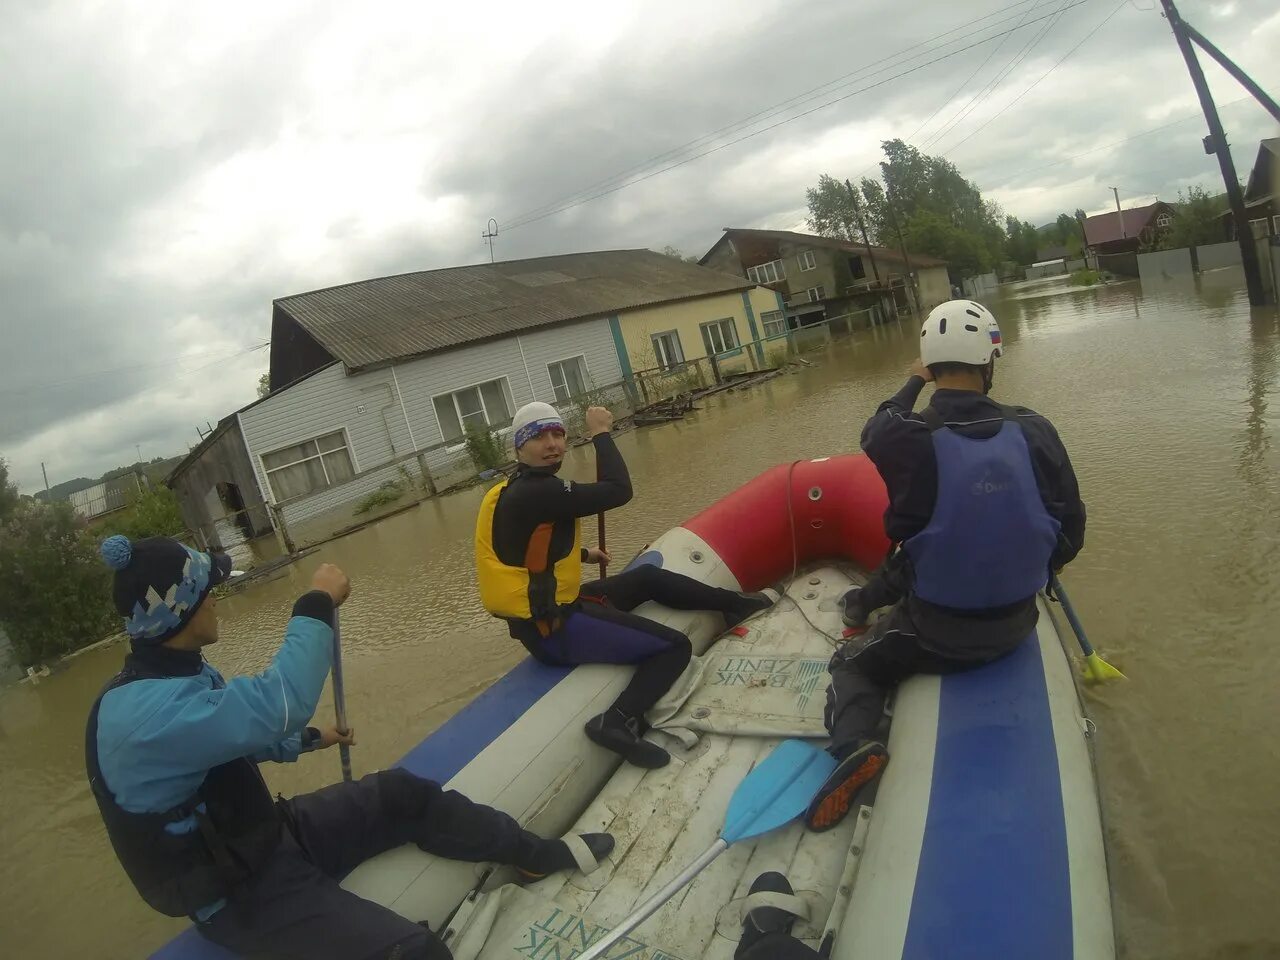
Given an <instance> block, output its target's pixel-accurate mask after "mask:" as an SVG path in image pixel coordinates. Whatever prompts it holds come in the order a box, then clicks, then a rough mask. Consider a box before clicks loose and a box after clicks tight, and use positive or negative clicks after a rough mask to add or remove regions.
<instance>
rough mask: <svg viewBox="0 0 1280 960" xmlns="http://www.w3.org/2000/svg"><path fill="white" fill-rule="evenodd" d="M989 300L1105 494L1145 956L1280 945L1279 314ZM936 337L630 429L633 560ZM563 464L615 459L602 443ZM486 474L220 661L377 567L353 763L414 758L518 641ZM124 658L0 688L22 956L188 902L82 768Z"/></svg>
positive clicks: (883, 331)
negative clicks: (488, 537)
mask: <svg viewBox="0 0 1280 960" xmlns="http://www.w3.org/2000/svg"><path fill="white" fill-rule="evenodd" d="M993 305H994V306H995V308H996V309H997V311H998V313H999V315H1000V317H1001V321H1002V327H1003V331H1004V339H1005V342H1006V344H1007V346H1008V357H1007V360H1006V361H1005V362H1004V363H1002V364H1001V366H1000V370H999V372H998V377H997V380H996V394H997V395H998V396H999V397H1000V398H1002V399H1004V400H1008V401H1014V402H1019V403H1024V404H1027V405H1029V406H1032V407H1034V408H1036V409H1038V410H1040V411H1041V412H1043V413H1045V414H1046V415H1048V416H1049V417H1051V418H1052V420H1053V421H1054V423H1055V424H1056V425H1057V426H1058V428H1059V430H1060V432H1061V433H1062V436H1063V438H1064V440H1065V441H1066V444H1067V447H1068V449H1069V450H1070V452H1071V456H1072V459H1073V461H1074V463H1075V465H1076V469H1077V471H1078V473H1079V475H1080V480H1081V486H1082V489H1083V491H1084V494H1085V499H1086V501H1087V503H1088V507H1089V530H1088V536H1087V544H1086V548H1085V551H1084V553H1083V554H1082V555H1081V558H1080V560H1079V561H1078V562H1077V563H1076V564H1074V565H1073V566H1072V567H1071V569H1070V570H1069V571H1068V575H1067V576H1068V579H1069V581H1070V585H1071V590H1072V595H1073V597H1074V598H1075V599H1076V601H1077V603H1078V604H1079V606H1080V608H1081V612H1082V615H1083V616H1084V617H1085V620H1086V623H1087V624H1088V626H1089V630H1090V634H1091V635H1092V637H1093V639H1094V640H1095V642H1097V643H1098V644H1099V646H1100V647H1102V648H1103V649H1104V650H1105V651H1106V652H1107V653H1108V655H1109V658H1110V659H1113V660H1115V661H1117V662H1119V663H1120V664H1121V665H1122V666H1123V667H1124V668H1125V670H1126V673H1128V674H1129V676H1130V678H1131V679H1130V680H1129V681H1128V682H1127V683H1124V684H1121V685H1118V686H1112V687H1108V688H1106V689H1104V690H1102V691H1100V692H1098V693H1097V694H1096V698H1097V703H1096V705H1095V712H1096V714H1097V719H1098V723H1099V730H1100V732H1099V741H1098V742H1099V756H1100V763H1101V766H1102V780H1103V792H1104V798H1105V803H1106V809H1107V815H1108V822H1109V825H1108V840H1109V843H1110V849H1111V854H1112V857H1113V860H1114V863H1113V867H1114V871H1115V886H1116V904H1117V920H1118V927H1119V930H1120V932H1121V935H1122V937H1123V939H1124V942H1125V945H1126V953H1127V955H1128V956H1132V957H1142V958H1147V957H1150V958H1162V960H1165V958H1186V960H1191V958H1201V957H1220V958H1228V957H1236V958H1243V957H1261V956H1274V955H1280V919H1278V918H1277V915H1276V911H1275V910H1274V909H1272V908H1271V905H1272V904H1273V903H1274V902H1275V900H1276V898H1277V895H1280V879H1278V877H1277V871H1276V869H1275V863H1276V862H1277V858H1278V857H1280V827H1278V826H1277V825H1276V821H1275V818H1274V816H1273V813H1272V807H1273V806H1274V799H1275V798H1276V797H1277V796H1280V763H1278V762H1277V761H1278V760H1280V757H1278V756H1277V753H1278V751H1280V747H1278V746H1277V744H1280V737H1277V721H1276V713H1277V711H1276V707H1277V698H1276V697H1277V695H1276V690H1277V689H1280V656H1277V654H1276V652H1275V651H1276V648H1275V647H1274V645H1273V644H1274V636H1275V624H1276V623H1277V619H1278V615H1280V589H1278V588H1280V556H1277V552H1278V549H1280V548H1278V546H1277V545H1278V544H1280V482H1278V481H1277V467H1278V466H1280V462H1278V458H1277V452H1276V448H1275V445H1274V443H1273V438H1274V436H1275V432H1276V415H1275V412H1274V411H1275V409H1276V406H1275V393H1276V382H1277V381H1276V378H1277V367H1278V366H1280V331H1278V329H1277V321H1276V314H1275V311H1261V310H1255V311H1253V312H1252V313H1251V312H1250V310H1249V308H1248V306H1247V302H1246V301H1245V299H1244V296H1243V291H1242V285H1241V283H1240V278H1239V274H1238V273H1236V272H1234V271H1220V272H1218V273H1214V274H1208V275H1205V276H1204V277H1202V278H1200V279H1199V281H1188V282H1174V283H1169V284H1162V285H1152V284H1147V285H1145V286H1142V285H1139V284H1137V283H1126V284H1115V285H1110V286H1106V287H1101V288H1091V289H1080V288H1073V287H1071V286H1069V284H1066V283H1063V282H1061V281H1058V282H1054V281H1049V282H1042V283H1036V284H1027V285H1024V286H1022V287H1021V288H1015V289H1012V290H1009V291H1006V292H1005V297H1004V299H1003V300H1002V301H1001V302H997V303H994V304H993ZM915 351H916V337H915V332H914V331H913V330H904V329H902V328H899V327H889V328H877V329H875V330H872V331H867V332H866V333H864V334H862V335H860V336H859V337H857V338H855V339H853V340H850V341H846V342H843V343H839V344H837V345H836V346H835V347H834V348H832V350H831V351H830V353H829V354H827V355H826V356H825V358H823V359H822V360H821V361H820V362H819V365H817V366H814V367H812V368H805V369H803V370H801V371H799V372H798V373H795V374H793V375H788V376H785V377H782V378H779V379H777V380H774V381H772V382H770V383H768V384H766V385H764V386H762V387H759V388H755V389H753V390H748V391H738V392H732V393H727V394H722V395H719V396H716V397H713V398H710V399H708V400H705V401H703V402H702V404H701V409H700V410H699V411H698V412H696V413H695V414H693V415H692V416H690V417H689V419H688V420H686V421H684V422H682V423H677V424H672V425H669V426H664V427H656V428H650V429H645V430H641V431H636V432H632V433H628V434H625V435H622V436H621V437H620V438H619V446H620V447H621V449H622V451H623V453H624V455H625V456H626V457H627V460H628V462H629V463H630V464H631V467H632V471H633V474H634V478H635V486H636V491H637V496H636V499H635V501H633V503H632V504H630V505H629V506H627V507H626V508H624V509H622V510H620V511H616V512H615V513H611V514H610V515H609V523H610V527H609V542H610V547H611V549H612V550H613V551H614V554H615V556H619V557H626V556H629V555H630V554H631V553H632V552H634V551H636V550H638V549H639V548H640V547H641V546H642V545H643V544H644V543H645V542H646V541H648V540H650V539H652V538H653V537H654V536H656V535H657V534H658V533H660V532H661V531H662V530H664V529H666V528H668V527H670V526H672V525H673V524H676V523H679V522H680V521H681V520H683V519H685V518H686V517H688V516H689V515H690V514H692V513H694V512H696V511H697V510H699V509H701V508H702V507H704V506H706V505H707V504H708V503H709V502H711V501H712V500H714V499H715V498H717V497H719V496H721V495H722V494H724V493H726V492H728V491H729V490H732V489H733V488H734V487H736V486H738V485H739V484H741V483H742V482H744V481H745V480H747V479H749V478H750V477H752V476H754V475H755V474H756V473H758V472H760V471H761V470H763V469H765V468H767V467H769V466H771V465H773V464H775V463H777V462H780V461H785V460H788V459H794V458H800V457H808V456H815V455H821V454H827V453H833V452H839V451H844V450H848V449H850V448H852V447H853V446H854V445H855V444H856V442H857V436H858V433H859V431H860V429H861V426H862V422H863V420H864V419H865V418H866V417H867V416H868V415H869V414H870V413H871V411H872V410H874V408H875V406H876V405H877V404H878V403H879V402H880V401H881V400H883V399H884V398H885V397H886V396H888V395H889V394H890V393H891V392H893V391H894V390H896V389H897V387H898V386H899V385H900V383H901V380H902V372H903V370H904V369H905V367H906V364H907V363H908V362H909V361H910V360H911V359H912V357H913V356H914V355H915ZM567 469H568V470H569V471H571V472H572V474H573V475H575V476H578V477H582V478H588V477H590V476H591V475H592V472H593V468H592V465H591V462H590V460H589V458H588V457H587V455H586V454H585V453H584V452H583V451H576V452H574V453H573V454H572V455H571V457H570V463H569V466H568V467H567ZM481 495H482V490H479V489H477V490H472V491H469V492H466V493H463V494H459V495H456V496H452V497H448V498H445V499H444V500H438V501H428V502H425V503H423V504H422V505H421V506H419V507H418V508H416V509H414V510H410V511H408V512H407V513H404V514H401V515H399V516H396V517H394V518H391V519H389V520H386V521H384V522H381V523H378V524H375V525H374V526H371V527H369V528H367V529H365V530H362V531H360V532H359V533H356V534H354V535H352V536H349V537H346V538H344V539H342V540H340V541H336V542H334V543H331V544H327V545H326V546H324V547H323V548H322V549H321V550H320V552H318V553H316V554H314V555H312V556H310V557H308V558H306V559H305V560H304V561H303V562H302V563H300V564H299V565H298V568H297V569H295V570H291V571H289V572H288V574H287V575H286V576H284V577H282V578H280V579H278V580H274V581H271V582H269V583H266V584H263V585H262V586H259V587H256V588H254V589H253V590H251V591H247V592H245V593H243V594H240V595H237V596H234V597H231V598H229V599H228V600H226V601H223V602H222V603H221V604H220V605H219V613H220V615H221V619H222V630H223V640H222V642H221V643H219V644H218V645H217V646H216V647H214V648H212V650H211V651H210V659H211V660H212V661H213V662H214V663H215V664H216V665H217V666H218V667H219V668H220V669H222V670H224V671H227V672H241V671H252V670H257V669H260V668H261V667H262V666H263V665H265V664H266V663H267V661H268V659H269V658H270V657H271V655H272V653H273V651H274V649H275V645H276V643H277V642H278V639H279V637H280V632H281V630H282V629H283V626H284V623H285V621H286V618H287V616H288V611H289V608H290V605H291V603H292V601H293V599H294V597H295V596H296V595H297V594H298V593H299V592H300V591H301V590H302V589H303V588H304V585H305V583H306V581H307V577H308V576H309V575H310V573H311V571H312V570H313V569H314V568H315V566H316V565H317V564H318V563H320V562H321V561H326V560H327V561H333V562H337V563H340V564H341V565H342V566H343V567H345V568H346V569H347V570H348V571H349V572H350V574H351V576H352V579H353V581H354V583H355V591H356V592H355V594H354V595H353V597H352V600H351V602H350V604H349V605H348V606H347V607H345V608H344V610H343V638H344V641H345V643H346V652H345V664H346V670H347V698H348V709H349V712H350V715H351V717H352V721H353V723H354V725H355V726H356V728H357V731H358V734H359V745H358V746H357V748H356V749H355V750H354V751H353V759H354V762H355V764H356V766H357V768H358V771H359V770H367V769H372V768H374V767H378V766H383V765H386V764H388V763H390V762H392V761H394V760H395V759H396V758H397V757H398V756H400V755H401V754H402V753H404V752H405V751H406V750H408V749H409V748H410V747H411V746H413V745H414V744H415V743H416V742H417V741H418V740H419V739H420V738H421V737H422V736H423V734H424V733H426V732H427V731H429V730H430V729H432V728H433V727H435V726H437V725H438V724H439V723H441V722H442V721H443V720H444V719H445V718H447V717H448V716H449V715H451V714H452V713H453V712H455V711H456V710H457V709H458V708H459V707H460V706H461V705H462V704H463V703H465V702H466V700H467V699H469V698H470V697H472V696H474V694H475V693H476V692H477V691H479V690H481V689H483V688H484V687H485V685H487V684H488V683H490V682H491V681H492V680H493V679H494V678H496V677H498V676H500V675H501V674H502V673H503V672H504V671H506V670H507V669H508V668H509V667H510V666H511V665H512V664H514V663H515V662H516V661H517V660H518V659H519V658H520V655H521V651H520V649H519V647H518V646H517V645H516V644H514V642H513V641H511V640H510V639H509V638H508V637H507V636H506V635H505V631H504V630H502V629H501V627H499V626H498V624H497V623H496V622H495V621H493V620H491V619H490V618H488V617H487V616H486V615H485V614H484V612H483V611H482V610H481V609H480V606H479V604H478V602H477V600H476V593H475V582H474V573H473V570H472V539H471V538H472V530H473V524H474V518H475V510H476V508H477V506H478V504H479V500H480V497H481ZM120 656H121V651H120V649H119V648H115V649H103V650H95V651H93V652H91V653H89V654H86V655H85V656H83V657H80V658H78V659H76V660H75V661H73V662H72V663H71V665H70V666H69V667H68V668H67V669H66V670H64V671H62V672H61V673H59V674H57V675H56V676H55V677H53V678H51V679H50V680H48V681H46V682H45V683H43V684H41V685H40V686H39V687H36V688H32V687H29V686H25V685H24V686H22V687H11V688H7V689H5V690H3V691H2V692H0V790H2V791H3V797H4V799H5V801H6V804H5V806H6V816H4V817H3V818H0V884H2V886H3V890H4V891H5V896H4V897H2V898H0V941H2V942H3V943H4V944H5V945H6V947H7V948H10V949H7V950H6V951H5V952H6V955H8V954H9V953H10V952H12V954H13V955H15V956H31V957H62V956H94V957H135V956H138V955H141V954H144V953H145V952H146V950H147V949H148V948H150V947H154V946H155V945H156V944H158V943H160V942H162V941H163V940H164V939H165V938H166V937H167V936H169V935H170V934H171V933H172V932H173V931H174V930H175V929H176V928H177V927H180V926H181V924H180V923H177V922H171V921H167V920H165V919H164V918H160V917H157V916H155V915H153V914H151V913H150V912H149V911H147V910H146V908H145V907H143V906H142V905H141V903H140V902H139V901H138V899H137V898H136V896H134V894H133V893H132V891H131V889H129V888H128V886H127V884H126V882H125V881H124V878H123V875H122V874H121V872H120V871H119V868H118V867H117V866H116V865H115V863H114V861H113V859H112V857H111V854H110V851H109V848H108V847H107V845H106V841H105V837H104V835H103V832H102V828H101V825H100V824H99V822H98V820H97V815H96V812H95V810H94V808H93V804H92V801H91V800H90V798H89V795H88V792H87V790H86V789H85V787H84V784H83V780H82V770H81V766H82V752H83V739H82V738H83V732H82V731H83V728H82V723H83V718H84V712H85V710H86V708H87V706H88V704H89V702H90V701H91V700H92V698H93V696H94V694H95V693H96V692H97V690H98V688H99V687H100V686H101V684H102V683H103V682H104V681H105V680H106V678H107V677H108V676H109V675H110V674H111V673H112V672H113V671H114V670H115V669H116V667H117V666H118V663H119V660H120ZM324 702H325V703H326V704H327V703H328V702H329V701H328V700H327V699H326V700H325V701H324ZM337 764H338V761H337V757H336V755H335V756H330V755H328V754H322V755H319V756H315V757H309V758H305V759H304V761H303V762H302V763H300V764H295V765H289V766H281V767H272V768H268V769H267V774H268V777H269V779H270V781H271V783H272V786H273V788H275V789H279V790H283V791H286V792H293V791H300V790H307V789H312V788H314V787H317V786H319V785H321V784H323V783H326V782H329V781H330V780H332V779H334V778H335V777H336V776H337V771H338V767H337Z"/></svg>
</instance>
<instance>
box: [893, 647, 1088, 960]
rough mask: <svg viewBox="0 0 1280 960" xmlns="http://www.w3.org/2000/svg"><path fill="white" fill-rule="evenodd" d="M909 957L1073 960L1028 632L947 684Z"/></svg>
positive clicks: (1065, 874)
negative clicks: (1004, 650) (1011, 648)
mask: <svg viewBox="0 0 1280 960" xmlns="http://www.w3.org/2000/svg"><path fill="white" fill-rule="evenodd" d="M902 956H903V960H933V958H939V957H946V958H947V960H965V958H975V960H977V958H983V960H986V958H990V957H1008V958H1010V960H1013V958H1015V957H1016V958H1021V957H1027V958H1031V957H1034V958H1036V960H1070V958H1072V957H1073V956H1074V947H1073V944H1072V933H1071V874H1070V869H1069V865H1068V860H1067V830H1066V824H1065V822H1064V816H1063V810H1062V784H1061V782H1060V780H1059V774H1058V754H1057V748H1056V746H1055V744H1054V739H1053V724H1052V719H1051V717H1050V714H1049V693H1048V689H1047V687H1046V685H1045V677H1044V664H1043V662H1042V660H1041V657H1040V644H1039V641H1038V640H1037V639H1036V636H1035V634H1034V633H1033V634H1032V635H1031V637H1030V638H1029V639H1028V640H1026V641H1024V642H1023V643H1022V645H1021V646H1019V647H1018V648H1017V649H1016V650H1015V651H1014V652H1013V653H1011V654H1009V656H1007V657H1005V658H1004V659H1002V660H999V661H997V662H995V663H993V664H990V665H989V666H986V667H982V668H980V669H977V670H971V671H968V672H966V673H958V674H954V675H951V676H947V677H943V678H942V692H941V697H940V702H939V709H938V745H937V753H936V755H935V758H934V763H933V786H932V791H931V793H930V797H929V812H928V815H927V817H926V820H925V835H924V844H923V847H922V849H921V852H920V866H919V872H918V873H917V876H916V888H915V894H914V896H913V898H912V901H911V916H910V919H909V921H908V925H907V938H906V943H905V946H904V948H903V952H902Z"/></svg>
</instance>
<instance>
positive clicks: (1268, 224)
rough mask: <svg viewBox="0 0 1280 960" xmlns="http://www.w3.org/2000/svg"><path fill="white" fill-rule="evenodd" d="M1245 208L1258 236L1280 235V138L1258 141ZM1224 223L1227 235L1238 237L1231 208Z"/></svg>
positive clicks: (1229, 237) (1225, 216) (1247, 187)
mask: <svg viewBox="0 0 1280 960" xmlns="http://www.w3.org/2000/svg"><path fill="white" fill-rule="evenodd" d="M1244 209H1245V213H1246V214H1247V215H1248V217H1249V228H1250V229H1251V230H1252V231H1253V235H1254V236H1255V237H1267V236H1271V237H1280V137H1272V138H1271V139H1270V140H1263V141H1262V142H1261V143H1259V144H1258V157H1257V159H1256V160H1254V162H1253V169H1252V170H1251V171H1250V172H1249V184H1248V186H1246V187H1245V191H1244ZM1222 222H1223V230H1224V232H1225V235H1226V238H1227V239H1228V240H1234V239H1236V223H1235V218H1234V217H1232V216H1231V211H1230V210H1228V211H1227V212H1226V213H1224V214H1223V215H1222Z"/></svg>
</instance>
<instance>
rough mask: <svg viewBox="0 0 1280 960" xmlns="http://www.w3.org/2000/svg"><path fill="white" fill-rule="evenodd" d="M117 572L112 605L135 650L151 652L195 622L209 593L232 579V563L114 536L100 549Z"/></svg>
mask: <svg viewBox="0 0 1280 960" xmlns="http://www.w3.org/2000/svg"><path fill="white" fill-rule="evenodd" d="M99 552H100V553H101V554H102V561H103V562H104V563H105V564H106V565H107V566H109V567H110V568H111V569H112V570H114V571H115V572H116V575H115V584H114V588H113V591H112V599H113V600H114V601H115V605H116V611H117V612H118V613H119V614H120V616H122V617H124V628H125V632H126V633H128V634H129V639H130V640H132V641H133V642H134V644H135V645H137V646H155V645H157V644H161V643H164V642H165V641H166V640H168V639H170V638H171V637H173V636H174V635H176V634H177V633H178V632H179V631H180V630H181V629H182V628H183V627H184V626H186V624H187V623H188V622H189V621H190V620H191V618H192V617H194V616H195V614H196V611H197V610H199V609H200V604H201V603H203V602H204V598H205V597H207V596H208V595H209V591H210V590H212V589H213V588H214V587H216V586H217V585H218V584H220V583H222V582H223V581H225V580H226V579H227V577H229V576H230V575H231V558H230V557H228V556H227V555H226V554H222V553H214V554H208V553H200V552H199V551H198V550H192V549H191V548H190V547H187V546H184V545H183V544H181V543H179V542H178V541H177V540H174V539H173V538H171V537H147V538H146V539H144V540H130V539H129V538H128V537H124V536H121V535H119V534H116V535H115V536H114V537H107V539H105V540H103V541H102V545H101V546H100V547H99Z"/></svg>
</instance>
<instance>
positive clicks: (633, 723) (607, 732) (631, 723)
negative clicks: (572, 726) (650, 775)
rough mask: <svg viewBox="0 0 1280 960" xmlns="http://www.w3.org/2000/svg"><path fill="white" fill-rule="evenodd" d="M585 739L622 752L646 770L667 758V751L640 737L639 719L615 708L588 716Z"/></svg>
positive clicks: (662, 765) (655, 766)
mask: <svg viewBox="0 0 1280 960" xmlns="http://www.w3.org/2000/svg"><path fill="white" fill-rule="evenodd" d="M585 729H586V731H587V739H588V740H590V741H591V742H592V743H598V744H600V746H602V747H604V748H605V749H606V750H612V751H613V752H614V753H618V754H621V755H622V759H624V760H626V761H627V763H630V764H634V765H635V766H637V767H643V768H645V769H646V770H656V769H657V768H658V767H665V766H666V765H667V763H668V762H670V760H671V754H669V753H667V751H665V750H663V749H662V748H661V747H660V746H658V745H657V744H656V743H650V742H649V741H648V740H644V739H642V738H641V736H640V729H641V728H640V718H639V717H627V716H624V715H623V714H622V712H621V711H619V710H618V709H617V708H611V709H609V710H606V711H605V712H604V713H602V714H600V715H599V716H595V717H592V718H591V719H590V720H588V721H587V725H586V727H585Z"/></svg>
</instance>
